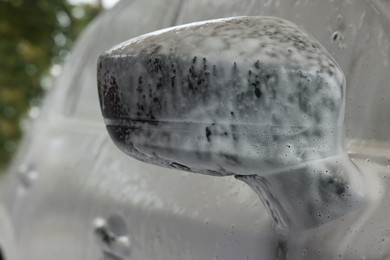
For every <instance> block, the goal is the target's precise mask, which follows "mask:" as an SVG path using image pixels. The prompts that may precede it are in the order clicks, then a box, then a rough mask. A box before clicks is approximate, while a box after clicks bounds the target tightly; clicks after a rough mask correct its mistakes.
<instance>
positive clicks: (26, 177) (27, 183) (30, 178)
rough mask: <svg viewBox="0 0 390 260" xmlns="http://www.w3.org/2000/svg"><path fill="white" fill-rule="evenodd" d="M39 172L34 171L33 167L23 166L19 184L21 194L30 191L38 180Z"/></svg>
mask: <svg viewBox="0 0 390 260" xmlns="http://www.w3.org/2000/svg"><path fill="white" fill-rule="evenodd" d="M38 177H39V175H38V172H37V171H36V170H35V169H34V167H33V166H26V165H22V166H21V167H20V168H19V182H20V186H19V188H20V190H19V191H20V192H21V193H24V192H26V191H27V190H28V189H30V188H31V187H32V186H33V184H34V182H35V181H36V180H37V179H38Z"/></svg>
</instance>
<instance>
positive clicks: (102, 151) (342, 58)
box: [0, 0, 390, 260]
mask: <svg viewBox="0 0 390 260" xmlns="http://www.w3.org/2000/svg"><path fill="white" fill-rule="evenodd" d="M388 10H389V9H388V4H387V6H386V2H385V1H379V0H378V1H375V0H372V1H363V0H361V1H358V0H357V1H338V2H336V1H322V0H317V1H278V0H275V1H272V0H264V1H263V0H245V1H234V0H217V1H215V0H200V1H198V0H162V1H155V0H123V1H121V2H120V3H118V4H117V5H116V6H115V7H114V8H113V9H111V10H109V11H108V12H106V13H104V14H103V15H101V16H100V17H99V18H98V19H97V20H96V21H95V22H94V23H93V24H92V25H91V26H90V27H89V28H88V29H87V30H86V31H85V32H84V34H83V35H82V36H81V37H80V39H79V41H78V42H77V43H76V45H75V47H74V50H73V52H72V54H71V56H70V57H69V59H68V60H67V62H66V63H65V65H64V69H63V72H62V74H61V76H60V77H59V78H57V80H56V84H55V88H54V89H53V90H51V91H50V93H49V94H48V95H47V97H46V99H45V102H44V104H43V106H42V109H41V113H40V116H39V118H37V119H36V120H35V122H34V124H33V127H31V129H29V130H28V133H27V134H26V137H25V138H24V140H23V142H22V144H21V146H20V148H19V152H18V153H17V155H16V157H15V159H14V161H13V163H12V165H11V166H10V168H9V170H8V173H7V174H6V176H4V177H2V179H1V183H0V248H1V250H2V254H3V258H4V259H7V260H8V259H10V260H17V259H31V260H34V259H57V260H61V259H91V260H92V259H169V260H173V259H336V258H339V259H340V258H341V259H361V258H362V259H390V251H389V248H390V246H389V245H390V231H389V227H390V220H389V217H388V215H389V213H390V208H389V207H390V205H389V203H390V202H389V201H390V200H388V199H386V198H388V197H389V196H390V195H389V188H390V182H389V181H390V169H389V168H388V165H389V164H390V162H389V159H388V158H389V154H390V146H389V141H390V137H389V134H388V133H389V132H390V124H389V123H388V122H389V115H390V105H389V102H388V97H390V88H389V87H388V82H390V73H388V72H389V64H388V62H389V61H390V49H389V48H390V47H389V46H390V43H389V42H390V31H389V28H390V26H389V24H390V12H389V11H388ZM239 15H252V16H253V15H267V16H279V17H282V18H285V19H289V20H291V21H293V22H295V23H296V24H298V25H299V26H302V27H303V28H304V29H305V30H306V31H308V32H309V33H310V34H312V35H313V36H314V37H315V38H316V39H317V40H318V41H319V42H321V43H322V44H323V45H324V46H325V47H326V48H327V49H328V50H329V52H330V53H331V54H332V55H333V57H334V58H335V59H336V61H337V62H338V63H339V64H340V66H341V68H342V69H343V71H344V73H345V74H346V80H347V107H346V137H347V149H348V151H349V154H350V156H351V158H352V159H353V160H354V162H355V163H356V165H357V166H358V167H359V168H360V169H361V170H362V171H370V172H372V175H373V176H374V177H373V178H371V179H369V180H367V185H372V187H375V194H374V196H373V197H372V198H371V199H372V203H370V205H369V206H367V207H366V208H364V210H362V211H359V212H358V214H352V215H351V216H346V217H345V220H340V219H339V220H337V221H334V222H331V223H328V224H326V225H324V226H322V227H319V228H316V229H311V230H308V231H305V232H303V233H297V234H295V235H294V239H291V238H288V237H286V236H285V235H284V234H280V233H278V232H276V231H275V229H274V227H273V223H272V219H271V217H270V216H269V215H268V213H267V211H266V210H265V207H264V206H263V204H262V203H261V201H260V200H259V198H258V197H257V195H256V194H255V193H254V192H253V191H252V190H251V189H250V187H249V186H247V185H246V184H244V183H243V182H239V181H237V180H236V179H234V178H233V177H212V176H203V175H196V174H191V173H187V172H184V171H179V170H172V169H165V168H160V167H158V166H154V165H149V164H146V163H143V162H140V161H137V160H135V159H132V158H130V157H128V156H126V155H125V154H124V153H122V152H121V151H120V150H119V149H118V148H117V147H115V145H114V144H113V142H112V141H111V140H110V138H109V136H108V134H107V131H106V129H105V125H104V122H103V119H102V116H101V112H100V107H99V102H98V95H97V90H96V85H97V83H96V66H97V65H96V62H97V58H98V56H99V55H100V54H101V53H102V52H103V51H105V50H107V49H109V48H110V47H111V46H112V45H114V44H117V43H119V42H121V41H124V40H127V39H130V38H133V37H136V36H138V35H141V34H144V33H147V32H151V31H155V30H158V29H162V28H166V27H170V26H173V25H176V24H183V23H188V22H193V21H200V20H206V19H213V18H222V17H231V16H239ZM335 35H337V36H336V37H335ZM343 221H344V222H343ZM116 238H118V239H116Z"/></svg>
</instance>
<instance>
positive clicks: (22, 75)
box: [0, 0, 103, 172]
mask: <svg viewBox="0 0 390 260" xmlns="http://www.w3.org/2000/svg"><path fill="white" fill-rule="evenodd" d="M102 10H103V7H102V5H101V2H97V3H96V4H79V5H71V4H69V3H68V2H67V1H66V0H0V172H1V171H2V170H3V169H4V168H5V167H6V166H7V164H8V163H9V161H10V158H11V156H12V154H13V152H14V151H15V148H16V146H17V143H18V141H19V139H20V137H21V135H22V130H21V129H22V128H21V124H20V122H21V119H23V118H27V115H28V111H29V109H30V108H32V107H34V106H37V105H39V102H40V99H41V97H42V95H43V94H44V90H45V88H48V87H50V84H49V85H48V84H47V82H48V80H47V79H50V77H51V75H50V68H52V66H53V65H56V64H61V62H62V61H63V60H64V58H65V57H66V55H67V54H68V52H69V50H70V48H71V46H72V44H73V42H74V40H75V39H76V37H77V36H78V35H79V33H80V32H81V31H82V30H83V29H84V28H85V26H86V25H87V24H88V23H89V22H90V21H91V20H92V19H93V18H94V17H95V16H96V15H97V14H99V13H100V12H101V11H102ZM45 82H46V83H45ZM49 82H50V81H49Z"/></svg>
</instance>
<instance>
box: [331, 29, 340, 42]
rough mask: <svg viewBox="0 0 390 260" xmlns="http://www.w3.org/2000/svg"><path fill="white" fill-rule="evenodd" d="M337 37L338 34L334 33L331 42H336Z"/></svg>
mask: <svg viewBox="0 0 390 260" xmlns="http://www.w3.org/2000/svg"><path fill="white" fill-rule="evenodd" d="M338 37H339V32H337V31H336V32H334V33H333V34H332V39H333V41H336V40H337V38H338Z"/></svg>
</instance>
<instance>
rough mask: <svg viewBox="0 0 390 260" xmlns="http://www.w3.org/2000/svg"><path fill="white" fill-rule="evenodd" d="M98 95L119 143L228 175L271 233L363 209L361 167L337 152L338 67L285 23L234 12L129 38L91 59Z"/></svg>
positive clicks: (340, 134)
mask: <svg viewBox="0 0 390 260" xmlns="http://www.w3.org/2000/svg"><path fill="white" fill-rule="evenodd" d="M98 91H99V98H100V104H101V109H102V113H103V117H104V120H105V123H106V126H107V130H108V132H109V134H110V136H111V138H112V139H113V140H114V142H115V144H116V145H117V146H118V147H119V148H120V149H121V150H122V151H124V152H125V153H126V154H128V155H130V156H132V157H134V158H136V159H139V160H141V161H144V162H147V163H152V164H156V165H159V166H164V167H169V168H176V169H180V170H185V171H190V172H195V173H202V174H208V175H214V176H226V175H234V176H236V178H238V179H240V180H242V181H244V182H245V183H247V184H249V186H250V187H251V188H252V189H253V190H254V191H255V192H256V193H257V194H258V195H259V197H260V198H261V199H262V200H263V202H264V205H265V206H266V207H267V209H268V210H269V212H270V215H271V216H272V218H273V219H274V222H275V223H276V226H277V227H278V228H279V230H302V229H306V228H312V227H316V226H319V225H320V224H322V223H326V222H329V221H331V220H333V219H337V218H339V217H340V216H344V215H345V214H347V213H349V212H352V211H355V210H356V209H358V208H360V207H361V206H362V205H364V202H365V200H366V196H365V194H366V190H365V189H366V187H365V185H364V182H363V181H362V174H361V173H360V171H359V170H358V169H357V168H356V166H355V165H354V164H353V163H352V162H351V161H350V159H349V157H348V155H347V153H346V152H345V150H344V129H343V121H344V105H345V103H344V102H345V101H344V99H345V79H344V75H343V72H342V71H341V69H340V68H339V66H338V65H337V64H336V62H335V61H334V59H333V58H332V57H331V56H330V54H329V53H328V52H327V51H326V50H325V48H324V47H322V46H321V44H320V43H318V42H317V41H316V40H314V39H313V38H312V37H311V36H310V35H309V34H308V33H306V32H304V31H303V30H301V29H300V28H298V27H297V26H296V25H295V24H293V23H291V22H289V21H286V20H283V19H279V18H275V17H235V18H227V19H218V20H211V21H205V22H198V23H193V24H188V25H183V26H177V27H172V28H168V29H165V30H161V31H157V32H153V33H150V34H146V35H143V36H140V37H137V38H134V39H131V40H129V41H127V42H124V43H121V44H119V45H117V46H115V47H113V48H112V49H111V50H109V51H107V52H105V53H104V54H102V55H101V56H100V58H99V62H98ZM321 216H326V217H321Z"/></svg>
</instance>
